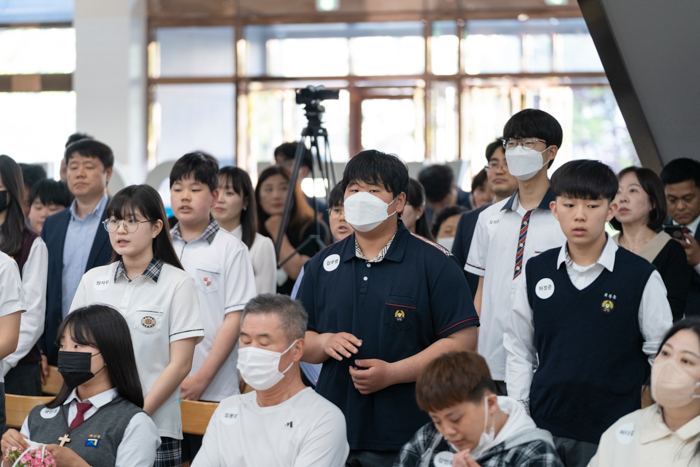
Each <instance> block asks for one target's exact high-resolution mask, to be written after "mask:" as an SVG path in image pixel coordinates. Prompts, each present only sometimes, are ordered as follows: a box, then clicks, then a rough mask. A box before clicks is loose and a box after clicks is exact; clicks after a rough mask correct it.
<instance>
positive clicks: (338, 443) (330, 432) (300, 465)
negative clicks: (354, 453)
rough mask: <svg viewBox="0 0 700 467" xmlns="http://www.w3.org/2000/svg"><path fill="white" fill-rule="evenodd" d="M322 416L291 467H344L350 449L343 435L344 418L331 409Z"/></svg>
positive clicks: (336, 410) (338, 412) (339, 412)
mask: <svg viewBox="0 0 700 467" xmlns="http://www.w3.org/2000/svg"><path fill="white" fill-rule="evenodd" d="M333 409H334V410H329V411H327V412H326V413H324V414H322V415H321V417H320V418H319V419H318V421H317V423H316V425H315V426H314V428H313V430H312V431H311V432H309V434H308V435H307V437H306V439H304V442H303V443H302V445H301V447H300V449H299V455H298V456H297V458H296V461H295V462H294V465H293V467H316V466H319V465H324V466H328V467H344V466H345V460H346V459H347V458H348V453H349V452H350V447H349V446H348V441H347V437H346V435H345V417H344V416H343V414H342V412H341V411H340V410H339V409H337V408H335V407H333Z"/></svg>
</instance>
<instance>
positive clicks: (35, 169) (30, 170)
mask: <svg viewBox="0 0 700 467" xmlns="http://www.w3.org/2000/svg"><path fill="white" fill-rule="evenodd" d="M19 168H20V170H21V171H22V179H23V180H24V186H25V187H27V188H29V189H30V190H31V189H32V188H33V187H34V185H36V184H37V183H39V182H40V181H42V180H45V179H46V170H44V168H43V167H42V166H40V165H39V164H24V163H21V162H20V164H19Z"/></svg>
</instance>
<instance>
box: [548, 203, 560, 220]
mask: <svg viewBox="0 0 700 467" xmlns="http://www.w3.org/2000/svg"><path fill="white" fill-rule="evenodd" d="M549 209H550V210H551V211H552V215H553V216H554V218H555V219H556V220H557V221H558V220H559V214H558V213H557V202H556V201H550V202H549Z"/></svg>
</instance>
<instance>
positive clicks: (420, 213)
mask: <svg viewBox="0 0 700 467" xmlns="http://www.w3.org/2000/svg"><path fill="white" fill-rule="evenodd" d="M423 214H425V206H423V205H422V204H421V205H420V206H418V207H417V208H416V220H418V219H420V218H421V217H423Z"/></svg>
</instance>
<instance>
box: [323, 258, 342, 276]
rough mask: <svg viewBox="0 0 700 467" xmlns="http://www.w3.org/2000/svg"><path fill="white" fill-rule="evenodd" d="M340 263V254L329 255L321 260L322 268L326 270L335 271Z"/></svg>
mask: <svg viewBox="0 0 700 467" xmlns="http://www.w3.org/2000/svg"><path fill="white" fill-rule="evenodd" d="M339 265H340V255H330V256H329V257H327V258H326V259H324V260H323V269H325V270H326V271H328V272H331V271H335V270H336V269H338V266H339Z"/></svg>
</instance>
